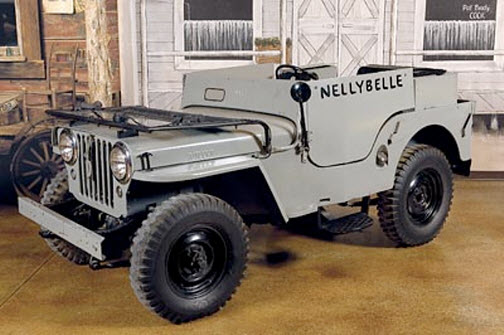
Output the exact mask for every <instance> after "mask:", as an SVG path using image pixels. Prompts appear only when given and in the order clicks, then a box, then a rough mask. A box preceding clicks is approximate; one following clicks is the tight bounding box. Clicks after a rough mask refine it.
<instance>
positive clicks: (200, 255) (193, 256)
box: [180, 244, 210, 281]
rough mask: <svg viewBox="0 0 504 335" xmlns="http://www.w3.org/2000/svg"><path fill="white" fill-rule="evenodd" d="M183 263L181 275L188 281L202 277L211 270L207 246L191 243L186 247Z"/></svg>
mask: <svg viewBox="0 0 504 335" xmlns="http://www.w3.org/2000/svg"><path fill="white" fill-rule="evenodd" d="M181 265H182V267H181V269H180V270H181V275H182V277H183V278H184V279H186V280H187V281H195V280H197V279H198V278H199V279H201V278H202V277H204V276H205V275H206V274H208V272H209V271H210V267H209V265H210V264H209V260H208V256H207V253H206V251H205V248H204V247H203V246H201V245H198V244H191V245H189V246H188V247H186V249H185V252H184V254H183V258H182V261H181Z"/></svg>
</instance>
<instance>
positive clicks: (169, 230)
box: [130, 193, 248, 324]
mask: <svg viewBox="0 0 504 335" xmlns="http://www.w3.org/2000/svg"><path fill="white" fill-rule="evenodd" d="M131 253H132V258H131V268H130V280H131V286H132V288H133V290H134V292H135V294H136V296H137V297H138V299H139V300H140V302H141V303H142V304H143V305H144V306H146V307H147V308H148V309H150V310H151V311H153V312H154V313H156V314H158V315H159V316H161V317H163V318H165V319H167V320H169V321H171V322H173V323H176V324H179V323H183V322H188V321H191V320H195V319H198V318H202V317H205V316H208V315H210V314H213V313H215V312H217V311H218V310H219V309H220V308H221V307H223V306H224V305H225V303H226V302H227V301H228V300H230V299H231V296H232V295H233V293H234V292H235V291H236V288H237V287H238V286H239V285H240V283H241V280H242V278H243V276H244V272H245V269H246V266H247V255H248V233H247V228H246V226H245V224H244V223H243V221H242V219H241V217H240V215H239V214H238V213H237V212H236V210H234V209H233V208H232V207H231V206H230V205H228V204H227V203H226V202H224V201H222V200H220V199H218V198H215V197H213V196H209V195H205V194H197V193H195V194H182V195H178V196H175V197H173V198H171V199H169V200H167V201H165V202H163V203H162V204H161V205H160V206H158V207H157V208H156V209H154V210H153V211H152V212H151V213H150V214H149V216H148V218H147V219H146V220H145V221H144V222H143V223H142V226H141V228H140V229H139V230H138V231H137V233H136V236H135V238H134V239H133V245H132V247H131Z"/></svg>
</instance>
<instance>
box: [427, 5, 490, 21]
mask: <svg viewBox="0 0 504 335" xmlns="http://www.w3.org/2000/svg"><path fill="white" fill-rule="evenodd" d="M496 12H497V0H450V1H440V0H427V1H426V15H425V19H426V20H428V21H442V20H448V21H457V20H460V21H495V19H496Z"/></svg>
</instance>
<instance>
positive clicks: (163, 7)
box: [136, 0, 504, 107]
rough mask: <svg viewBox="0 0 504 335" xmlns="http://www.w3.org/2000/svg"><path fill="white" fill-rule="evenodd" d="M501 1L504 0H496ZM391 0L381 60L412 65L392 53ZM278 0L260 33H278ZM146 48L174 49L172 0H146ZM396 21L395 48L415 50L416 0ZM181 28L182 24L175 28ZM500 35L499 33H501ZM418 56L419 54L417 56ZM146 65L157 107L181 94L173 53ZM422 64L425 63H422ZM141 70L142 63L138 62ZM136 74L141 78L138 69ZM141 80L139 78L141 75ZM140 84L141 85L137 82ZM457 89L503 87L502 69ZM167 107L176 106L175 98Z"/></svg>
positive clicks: (402, 2)
mask: <svg viewBox="0 0 504 335" xmlns="http://www.w3.org/2000/svg"><path fill="white" fill-rule="evenodd" d="M140 1H141V0H136V3H137V14H138V24H137V27H139V32H138V37H139V38H138V41H139V47H138V52H139V53H140V52H141V49H142V48H141V43H142V42H141V40H142V39H141V36H142V32H141V31H140V30H141V24H140V15H141V13H140ZM498 1H504V0H498ZM392 2H393V0H385V2H384V8H382V9H381V10H384V12H385V15H384V17H385V19H384V26H383V40H382V41H381V43H383V62H384V63H385V64H389V62H390V60H391V58H395V64H396V65H406V66H414V65H417V64H415V58H414V57H413V56H411V55H395V57H392V56H391V49H390V47H391V38H392V36H393V32H392V27H393V22H392V18H393V13H392V10H393V9H392ZM280 3H281V0H262V7H263V8H262V21H261V23H260V24H261V27H262V37H280V29H281V22H280V13H281V10H280ZM146 6H147V8H146V9H147V18H146V20H147V31H146V36H147V41H146V43H147V45H146V47H147V52H149V53H150V52H169V51H175V29H176V27H174V15H175V13H174V7H175V6H174V0H148V1H147V4H146ZM293 6H294V0H287V19H288V21H287V35H288V36H289V37H291V36H293V32H292V27H293V20H294V19H295V18H293V11H294V9H293ZM397 6H398V7H397V21H396V22H395V24H396V29H397V31H396V38H397V40H396V48H397V51H399V52H401V51H412V50H415V22H416V19H417V15H418V14H417V13H416V6H417V5H416V0H399V1H398V2H397ZM178 29H181V28H178ZM500 38H502V37H500ZM138 59H139V62H140V63H141V59H142V57H141V54H139V57H138ZM417 59H418V56H417ZM147 63H148V64H146V66H145V68H146V69H147V71H148V74H147V77H148V83H147V87H148V95H149V96H151V95H152V97H153V98H152V99H150V98H149V102H152V101H154V102H156V104H157V105H156V107H160V106H161V105H164V106H166V104H165V103H162V102H161V101H162V98H160V95H159V94H162V93H166V96H167V101H168V100H172V97H173V96H175V95H180V92H181V90H182V78H183V75H184V73H187V72H188V71H189V70H187V69H184V70H181V69H177V68H176V62H175V57H174V56H170V57H168V56H165V57H147ZM423 65H425V63H424V64H423ZM139 69H140V72H142V66H141V64H139ZM139 78H142V73H140V75H139ZM140 80H141V79H140ZM139 87H142V85H139ZM459 90H460V91H461V92H463V91H483V92H493V91H497V92H499V91H504V70H499V71H494V72H489V71H486V72H485V71H484V70H474V71H473V70H464V72H461V73H459ZM174 101H175V103H174V104H170V105H169V107H177V101H176V100H174Z"/></svg>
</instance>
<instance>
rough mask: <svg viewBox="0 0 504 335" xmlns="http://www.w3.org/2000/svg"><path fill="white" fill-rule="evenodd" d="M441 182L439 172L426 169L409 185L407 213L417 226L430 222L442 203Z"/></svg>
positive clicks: (442, 191)
mask: <svg viewBox="0 0 504 335" xmlns="http://www.w3.org/2000/svg"><path fill="white" fill-rule="evenodd" d="M443 195H444V190H443V181H442V178H441V175H440V174H439V172H438V171H437V170H435V169H432V168H428V169H424V170H421V171H420V172H418V173H417V174H416V175H415V177H414V178H413V180H412V181H411V183H410V184H409V189H408V196H407V205H406V206H407V211H408V215H409V217H410V219H411V221H412V222H413V223H414V224H415V225H417V226H426V225H428V224H429V223H431V222H432V220H433V218H434V217H435V216H436V214H437V213H438V212H439V209H440V208H441V204H442V202H443Z"/></svg>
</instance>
